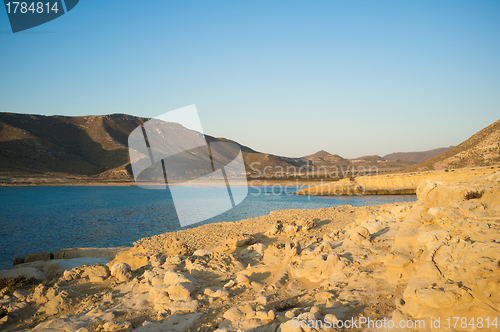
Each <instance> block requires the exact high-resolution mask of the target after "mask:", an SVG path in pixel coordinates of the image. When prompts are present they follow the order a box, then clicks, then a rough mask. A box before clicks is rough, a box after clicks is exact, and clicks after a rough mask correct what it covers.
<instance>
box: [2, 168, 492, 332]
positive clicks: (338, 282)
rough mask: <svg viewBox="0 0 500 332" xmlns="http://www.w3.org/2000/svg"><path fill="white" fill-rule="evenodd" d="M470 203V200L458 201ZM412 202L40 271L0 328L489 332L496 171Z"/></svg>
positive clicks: (193, 232) (208, 230)
mask: <svg viewBox="0 0 500 332" xmlns="http://www.w3.org/2000/svg"><path fill="white" fill-rule="evenodd" d="M470 192H474V193H478V194H479V193H480V195H478V196H481V197H477V198H472V199H466V198H465V196H466V195H467V193H470ZM417 195H418V201H417V202H411V203H406V204H404V203H403V204H402V203H398V204H388V205H381V206H372V207H361V208H354V207H352V206H340V207H337V208H328V209H319V210H286V211H274V212H272V213H271V214H269V215H266V216H262V217H258V218H253V219H246V220H241V221H238V222H234V223H218V224H210V225H203V226H200V227H197V228H193V229H187V230H183V231H179V232H175V233H167V234H162V235H157V236H153V237H149V238H143V239H141V240H139V241H137V242H136V243H135V244H134V247H133V248H131V249H129V250H124V251H121V252H119V253H118V254H117V255H116V257H115V258H114V260H113V261H111V262H109V263H107V264H106V265H104V264H87V265H83V266H79V267H75V268H72V269H66V270H65V271H64V272H62V271H60V270H59V271H56V269H54V268H51V269H44V266H43V264H42V265H38V267H37V268H36V269H37V270H38V272H40V273H45V274H46V275H47V276H48V277H50V276H54V277H55V278H56V280H57V282H56V283H55V284H54V285H51V286H50V287H48V286H43V285H40V286H38V287H37V288H35V289H32V290H31V292H29V291H19V292H17V293H14V294H0V306H1V307H3V308H5V309H6V310H7V312H8V315H7V316H5V317H7V318H5V317H4V318H2V320H3V321H4V322H3V326H2V328H3V329H4V330H6V331H16V330H30V331H31V330H32V331H78V332H86V331H132V330H133V331H139V332H141V331H217V332H229V331H235V332H236V331H270V332H276V331H281V332H287V331H304V332H309V331H317V332H319V331H333V330H334V329H332V328H327V327H328V326H327V324H326V323H327V322H334V323H336V324H340V323H342V324H343V327H341V328H339V329H335V330H341V331H393V330H399V331H403V330H404V331H473V330H476V329H478V327H479V325H481V326H480V328H479V330H484V331H495V330H498V325H496V326H495V324H498V323H500V322H498V320H499V319H500V317H499V316H500V314H499V312H500V173H495V174H488V175H483V176H479V177H476V178H474V179H469V180H467V181H463V182H461V183H443V182H437V181H433V180H428V179H427V180H424V181H422V183H421V184H420V185H419V186H418V188H417ZM453 317H459V320H458V325H457V324H456V321H455V320H454V318H453ZM448 318H450V320H448ZM370 321H371V322H372V323H371V324H372V325H369V323H368V322H370ZM320 322H321V325H320ZM391 322H392V324H395V326H392V327H391V325H390V324H391ZM438 322H439V328H438ZM402 323H403V325H404V327H405V328H397V327H399V326H401V324H402ZM346 324H347V325H348V326H349V328H346ZM375 324H376V325H375ZM410 324H411V327H410V328H406V326H410ZM449 324H450V327H448V325H449ZM351 325H353V326H351ZM379 325H380V326H379ZM473 325H474V326H473ZM371 327H373V328H371Z"/></svg>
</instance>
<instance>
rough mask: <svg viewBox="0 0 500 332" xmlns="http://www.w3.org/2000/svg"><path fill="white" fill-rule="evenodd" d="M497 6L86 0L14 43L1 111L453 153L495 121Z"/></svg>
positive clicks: (291, 150)
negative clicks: (187, 118) (127, 117)
mask: <svg viewBox="0 0 500 332" xmlns="http://www.w3.org/2000/svg"><path fill="white" fill-rule="evenodd" d="M499 17H500V2H498V1H478V2H473V1H468V2H465V1H438V2H436V1H272V2H271V1H182V2H181V1H177V2H173V1H153V0H143V1H129V0H107V1H97V0H82V1H80V3H79V4H78V5H77V6H76V7H75V8H74V9H73V10H72V11H71V12H69V13H67V14H66V15H63V16H62V17H60V18H58V19H56V20H54V21H51V22H48V23H46V24H44V25H41V26H39V27H36V28H33V29H30V30H27V31H25V32H19V33H16V34H12V32H11V30H10V26H9V23H8V19H7V14H6V12H5V11H4V10H3V9H0V111H2V112H18V113H35V114H46V115H54V114H60V115H61V114H62V115H89V114H110V113H127V114H132V115H139V116H147V117H153V116H157V115H159V114H162V113H164V112H167V111H170V110H173V109H176V108H179V107H183V106H186V105H190V104H196V106H197V108H198V112H199V114H200V118H201V121H202V124H203V127H204V131H205V133H207V134H210V135H214V136H219V137H226V138H230V139H234V140H236V141H238V142H240V143H242V144H245V145H248V146H250V147H252V148H254V149H256V150H259V151H263V152H270V153H274V154H280V155H287V156H303V155H306V154H310V153H314V152H316V151H317V150H320V149H324V150H327V151H329V152H331V153H337V154H340V155H341V156H343V157H350V158H354V157H358V156H362V155H368V154H370V155H371V154H379V155H384V154H387V153H391V152H399V151H421V150H428V149H433V148H438V147H444V146H450V145H457V144H459V143H460V142H462V141H464V140H465V139H467V138H468V137H470V136H471V135H473V134H474V133H476V132H477V131H479V130H480V129H482V128H484V127H486V126H488V125H489V124H491V123H493V122H494V121H496V120H498V119H499V118H500V20H499V19H498V18H499Z"/></svg>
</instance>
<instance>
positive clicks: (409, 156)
mask: <svg viewBox="0 0 500 332" xmlns="http://www.w3.org/2000/svg"><path fill="white" fill-rule="evenodd" d="M452 148H453V146H450V147H447V148H439V149H433V150H428V151H419V152H396V153H391V154H388V155H385V156H383V157H382V158H383V159H384V160H398V159H399V160H409V161H413V162H415V163H417V164H418V163H422V162H424V161H426V160H429V159H431V158H433V157H436V156H439V155H440V154H441V153H445V152H446V151H448V150H450V149H452Z"/></svg>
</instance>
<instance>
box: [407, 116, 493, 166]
mask: <svg viewBox="0 0 500 332" xmlns="http://www.w3.org/2000/svg"><path fill="white" fill-rule="evenodd" d="M499 163H500V120H498V121H496V122H495V123H493V124H491V125H489V126H488V127H486V128H484V129H483V130H481V131H479V132H478V133H476V134H474V135H473V136H471V137H470V138H469V139H467V140H466V141H464V142H463V143H461V144H459V145H457V146H456V147H454V148H452V149H450V150H448V151H446V152H445V153H442V154H440V155H439V156H436V157H434V158H431V159H429V160H426V161H424V162H423V163H420V164H417V165H414V166H410V167H407V168H405V169H403V170H401V172H415V171H425V170H441V169H454V168H464V167H480V166H491V165H497V164H499Z"/></svg>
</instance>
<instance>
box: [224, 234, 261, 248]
mask: <svg viewBox="0 0 500 332" xmlns="http://www.w3.org/2000/svg"><path fill="white" fill-rule="evenodd" d="M254 243H255V238H254V237H253V235H249V234H241V235H236V236H233V237H230V238H229V239H227V240H226V243H225V244H226V246H227V247H228V248H229V249H230V250H235V249H236V248H238V247H243V246H245V245H250V244H254Z"/></svg>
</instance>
